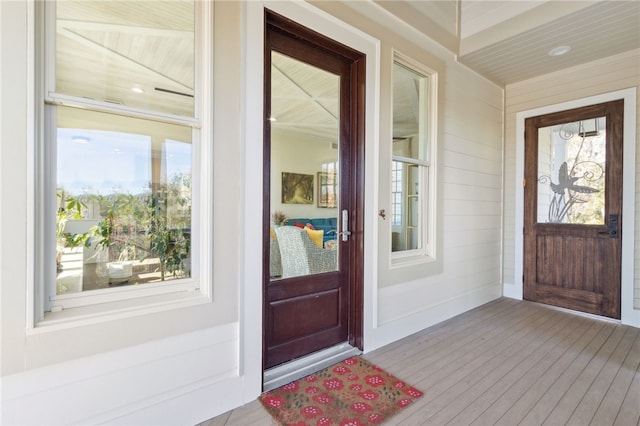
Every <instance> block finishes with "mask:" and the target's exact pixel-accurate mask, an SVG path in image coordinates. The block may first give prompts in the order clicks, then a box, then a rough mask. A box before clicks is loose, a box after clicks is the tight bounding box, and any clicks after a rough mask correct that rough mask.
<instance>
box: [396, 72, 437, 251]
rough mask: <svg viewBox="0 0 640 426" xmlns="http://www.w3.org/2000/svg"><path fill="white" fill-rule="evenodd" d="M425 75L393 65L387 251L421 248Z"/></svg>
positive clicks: (425, 151)
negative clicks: (389, 248) (389, 218)
mask: <svg viewBox="0 0 640 426" xmlns="http://www.w3.org/2000/svg"><path fill="white" fill-rule="evenodd" d="M427 101H428V78H427V77H426V76H424V75H422V74H419V73H418V72H416V71H414V70H412V69H410V68H408V67H407V66H405V65H404V64H401V63H399V62H395V63H394V67H393V161H392V164H391V251H392V252H402V251H408V250H417V249H421V248H422V247H423V245H424V241H423V235H424V232H423V228H424V223H425V221H424V217H423V209H424V207H423V203H424V198H423V197H424V196H425V194H424V193H420V188H421V187H423V188H427V185H426V182H423V181H422V176H426V169H427V167H428V160H429V158H428V149H427V148H428V136H427V135H428V130H427Z"/></svg>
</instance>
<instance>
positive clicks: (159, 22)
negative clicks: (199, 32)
mask: <svg viewBox="0 0 640 426" xmlns="http://www.w3.org/2000/svg"><path fill="white" fill-rule="evenodd" d="M194 18H195V8H194V1H192V0H186V1H165V2H151V3H150V2H141V1H117V2H116V1H88V0H65V1H58V2H57V3H56V88H55V91H56V93H59V94H64V95H71V96H77V97H80V98H89V99H94V100H97V101H105V102H109V103H110V104H121V105H126V106H130V107H135V108H142V109H146V110H153V111H159V112H164V113H171V114H178V115H182V116H188V117H193V115H194V78H195V77H194V75H195V74H194V70H195V66H194V63H195V62H194V58H195V50H194V47H195V42H194V40H195V37H194V34H195V25H194V22H195V19H194Z"/></svg>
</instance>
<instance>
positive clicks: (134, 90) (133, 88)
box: [131, 87, 144, 93]
mask: <svg viewBox="0 0 640 426" xmlns="http://www.w3.org/2000/svg"><path fill="white" fill-rule="evenodd" d="M131 91H132V92H135V93H144V90H142V89H141V88H139V87H132V88H131Z"/></svg>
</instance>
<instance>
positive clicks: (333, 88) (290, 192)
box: [263, 12, 365, 369]
mask: <svg viewBox="0 0 640 426" xmlns="http://www.w3.org/2000/svg"><path fill="white" fill-rule="evenodd" d="M266 23H267V31H266V43H265V95H264V98H265V105H264V111H265V134H264V159H265V162H264V164H265V177H264V182H265V184H264V194H265V195H264V200H263V202H264V205H265V206H267V207H266V208H265V211H264V213H263V224H264V230H265V231H264V238H263V242H264V243H263V250H264V256H263V258H264V262H263V270H264V271H265V273H264V282H263V291H264V292H263V299H264V305H263V317H264V330H263V334H264V336H263V341H264V348H263V361H264V368H265V369H268V368H271V367H273V366H276V365H279V364H282V363H286V362H288V361H291V360H294V359H297V358H300V357H303V356H305V355H308V354H310V353H313V352H316V351H319V350H321V349H325V348H328V347H331V346H334V345H338V344H342V343H345V342H348V343H350V344H351V345H352V346H354V347H358V348H360V349H361V348H362V287H363V284H362V253H363V232H362V228H363V213H362V209H363V193H362V188H363V187H364V185H363V183H364V182H363V164H364V150H363V147H364V143H363V141H364V137H363V136H364V132H363V129H364V70H365V67H364V65H365V63H364V56H363V55H362V54H361V53H359V52H356V51H353V50H352V49H350V48H348V47H346V46H344V45H341V44H339V43H336V42H334V41H332V40H329V39H327V38H326V37H323V36H321V35H320V34H317V33H315V32H313V31H311V30H309V29H307V28H305V27H302V26H300V25H298V24H296V23H293V22H291V21H290V20H288V19H286V18H283V17H281V16H279V15H277V14H275V13H271V12H268V13H267V15H266ZM275 211H281V212H282V213H284V214H285V215H286V216H287V217H288V218H289V222H287V223H286V224H280V223H278V224H276V223H274V221H273V213H274V212H275ZM308 222H312V223H315V224H316V226H315V228H316V229H315V230H311V231H312V232H311V233H309V231H307V230H301V229H299V228H298V227H300V226H303V227H307V228H314V226H312V225H311V226H307V225H308ZM296 226H298V227H296ZM318 228H322V229H318ZM318 231H322V232H321V233H320V235H319V236H318V235H317V233H318ZM314 232H315V234H314ZM312 235H315V237H316V238H315V239H314V241H315V242H314V243H312V242H311V241H310V239H311V236H312Z"/></svg>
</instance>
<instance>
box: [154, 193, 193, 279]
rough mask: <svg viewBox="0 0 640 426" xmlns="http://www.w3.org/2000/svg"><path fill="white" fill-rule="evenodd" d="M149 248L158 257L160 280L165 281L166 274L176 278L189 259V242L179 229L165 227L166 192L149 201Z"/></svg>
mask: <svg viewBox="0 0 640 426" xmlns="http://www.w3.org/2000/svg"><path fill="white" fill-rule="evenodd" d="M149 207H150V213H151V215H150V218H151V224H150V225H151V226H150V228H149V238H150V241H149V243H150V244H149V247H150V251H151V252H152V253H153V254H155V255H156V256H158V260H159V262H160V279H161V280H162V281H164V280H165V276H166V274H167V273H169V274H172V275H173V276H176V275H177V274H178V272H181V271H184V268H185V264H184V261H185V260H186V259H187V258H188V257H189V251H190V241H189V238H187V236H186V235H185V233H184V231H183V230H182V229H180V228H178V229H176V228H173V229H172V228H170V227H168V226H167V222H168V215H167V200H166V192H165V193H163V192H160V193H156V194H154V195H152V196H151V199H150V206H149Z"/></svg>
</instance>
